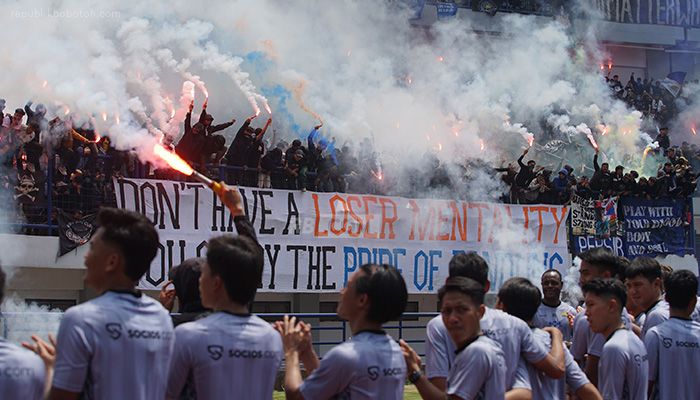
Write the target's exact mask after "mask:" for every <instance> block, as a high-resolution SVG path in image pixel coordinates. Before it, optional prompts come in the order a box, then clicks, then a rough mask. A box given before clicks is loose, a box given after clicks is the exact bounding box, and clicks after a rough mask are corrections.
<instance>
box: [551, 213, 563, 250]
mask: <svg viewBox="0 0 700 400" xmlns="http://www.w3.org/2000/svg"><path fill="white" fill-rule="evenodd" d="M550 210H551V211H552V217H554V222H555V223H556V224H557V230H556V231H555V232H554V241H553V244H557V243H559V228H560V227H561V223H562V222H564V216H565V215H566V207H562V208H561V216H560V217H557V208H556V207H552V208H551V209H550Z"/></svg>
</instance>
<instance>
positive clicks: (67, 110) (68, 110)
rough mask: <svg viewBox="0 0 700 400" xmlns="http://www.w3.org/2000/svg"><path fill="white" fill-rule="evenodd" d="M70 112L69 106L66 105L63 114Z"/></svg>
mask: <svg viewBox="0 0 700 400" xmlns="http://www.w3.org/2000/svg"><path fill="white" fill-rule="evenodd" d="M68 114H70V108H68V107H66V111H64V112H63V115H68Z"/></svg>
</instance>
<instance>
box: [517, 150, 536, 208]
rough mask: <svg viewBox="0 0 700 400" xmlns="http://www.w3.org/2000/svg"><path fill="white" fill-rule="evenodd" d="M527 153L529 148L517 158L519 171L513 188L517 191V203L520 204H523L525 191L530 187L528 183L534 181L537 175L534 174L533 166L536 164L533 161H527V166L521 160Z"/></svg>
mask: <svg viewBox="0 0 700 400" xmlns="http://www.w3.org/2000/svg"><path fill="white" fill-rule="evenodd" d="M528 151H530V149H529V148H527V149H525V150H524V151H523V154H522V155H521V156H520V157H519V158H518V165H519V166H520V170H519V171H518V174H517V175H516V176H515V188H516V191H517V197H518V202H520V203H523V202H525V197H524V192H525V189H526V188H527V187H528V186H529V185H530V182H532V180H533V179H535V176H536V175H537V174H536V173H535V165H537V164H536V163H535V161H534V160H528V162H527V165H525V164H524V163H523V158H524V157H525V155H527V153H528Z"/></svg>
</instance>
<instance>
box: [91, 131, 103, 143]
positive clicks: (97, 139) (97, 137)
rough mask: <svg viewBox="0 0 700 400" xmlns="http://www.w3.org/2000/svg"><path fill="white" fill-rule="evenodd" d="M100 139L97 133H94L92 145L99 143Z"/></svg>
mask: <svg viewBox="0 0 700 400" xmlns="http://www.w3.org/2000/svg"><path fill="white" fill-rule="evenodd" d="M101 139H102V137H101V136H100V134H99V133H97V132H95V140H93V141H92V143H99V142H100V140H101Z"/></svg>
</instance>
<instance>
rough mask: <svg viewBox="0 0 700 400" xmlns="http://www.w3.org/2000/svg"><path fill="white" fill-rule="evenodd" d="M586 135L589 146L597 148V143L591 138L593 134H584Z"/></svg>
mask: <svg viewBox="0 0 700 400" xmlns="http://www.w3.org/2000/svg"><path fill="white" fill-rule="evenodd" d="M586 137H587V138H588V141H589V142H591V146H593V148H594V149H595V150H598V143H597V142H596V141H595V139H594V138H593V135H586Z"/></svg>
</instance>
